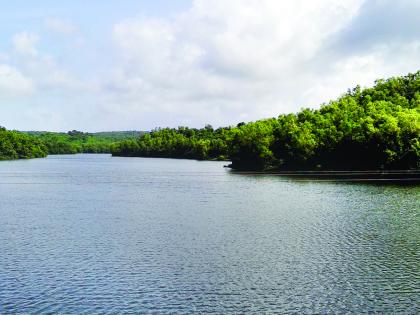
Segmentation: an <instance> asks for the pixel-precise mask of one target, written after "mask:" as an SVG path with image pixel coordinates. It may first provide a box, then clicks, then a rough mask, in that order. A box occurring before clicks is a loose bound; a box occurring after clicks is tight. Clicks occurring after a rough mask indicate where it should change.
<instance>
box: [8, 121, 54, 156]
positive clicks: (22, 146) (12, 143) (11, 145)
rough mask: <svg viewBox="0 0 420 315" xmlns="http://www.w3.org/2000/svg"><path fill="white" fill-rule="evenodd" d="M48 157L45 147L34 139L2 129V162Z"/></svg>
mask: <svg viewBox="0 0 420 315" xmlns="http://www.w3.org/2000/svg"><path fill="white" fill-rule="evenodd" d="M45 156H47V148H46V147H45V145H44V144H43V143H42V142H41V141H39V140H37V139H35V138H34V137H32V136H30V135H26V134H22V133H20V132H17V131H8V130H6V129H5V128H3V127H0V160H13V159H30V158H40V157H45Z"/></svg>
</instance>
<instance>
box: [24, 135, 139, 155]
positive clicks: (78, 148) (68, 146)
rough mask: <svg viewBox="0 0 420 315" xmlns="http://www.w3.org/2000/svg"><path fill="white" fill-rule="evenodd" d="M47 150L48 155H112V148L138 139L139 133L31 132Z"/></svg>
mask: <svg viewBox="0 0 420 315" xmlns="http://www.w3.org/2000/svg"><path fill="white" fill-rule="evenodd" d="M27 133H28V134H30V135H32V136H34V137H36V138H37V139H38V140H40V141H41V142H42V143H43V144H44V145H45V147H46V148H47V152H48V154H76V153H110V152H111V146H112V145H113V144H114V143H115V142H117V141H121V140H123V139H130V138H132V139H134V138H137V137H138V136H139V135H140V134H142V133H141V132H138V131H114V132H101V133H85V132H81V131H77V130H73V131H69V132H67V133H57V132H42V131H41V132H39V131H29V132H27Z"/></svg>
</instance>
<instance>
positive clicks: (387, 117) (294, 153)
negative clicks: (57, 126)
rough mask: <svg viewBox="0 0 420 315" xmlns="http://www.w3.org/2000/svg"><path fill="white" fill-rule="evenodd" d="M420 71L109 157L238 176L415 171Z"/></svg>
mask: <svg viewBox="0 0 420 315" xmlns="http://www.w3.org/2000/svg"><path fill="white" fill-rule="evenodd" d="M419 138H420V72H417V73H415V74H409V75H407V76H405V77H398V78H391V79H388V80H378V81H377V82H376V84H375V86H374V87H372V88H368V89H361V88H360V87H359V86H358V87H356V88H355V89H353V90H349V91H348V93H346V94H345V95H343V96H342V97H340V98H339V99H337V100H335V101H331V102H330V103H329V104H327V105H323V106H322V107H321V108H320V109H319V110H311V109H303V110H302V111H300V112H299V113H297V114H288V115H281V116H279V117H278V118H277V119H275V118H272V119H266V120H260V121H257V122H252V123H248V124H245V123H240V124H238V125H237V126H236V127H232V128H219V129H216V130H213V128H212V127H211V126H206V127H205V128H203V129H189V128H186V127H179V128H178V129H169V128H166V129H157V130H154V131H153V132H151V133H150V134H146V135H142V136H140V137H139V138H138V139H135V140H134V139H131V140H127V141H123V142H120V143H117V144H115V145H113V146H112V153H113V154H114V155H122V156H145V157H170V158H193V159H225V158H229V159H230V160H231V161H232V165H231V166H232V167H233V168H236V169H248V170H267V169H288V170H297V169H298V170H312V169H324V170H354V169H357V170H362V169H417V168H420V139H419Z"/></svg>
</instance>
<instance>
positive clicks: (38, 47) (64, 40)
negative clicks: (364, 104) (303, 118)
mask: <svg viewBox="0 0 420 315" xmlns="http://www.w3.org/2000/svg"><path fill="white" fill-rule="evenodd" d="M419 13H420V0H401V1H398V2H395V1H390V0H343V1H334V0H318V1H313V0H312V1H310V0H296V1H292V2H291V1H281V0H229V1H226V0H189V1H187V0H177V1H174V0H172V1H169V0H154V1H146V0H137V1H129V0H120V1H98V0H90V1H80V0H76V1H52V0H39V1H27V0H26V1H23V0H14V1H2V4H1V11H0V36H1V38H2V40H1V41H0V125H3V126H5V127H7V128H9V129H19V130H55V131H66V130H70V129H79V130H84V131H100V130H128V129H130V130H131V129H137V130H148V129H151V128H154V127H156V126H171V127H177V126H179V125H189V126H193V127H201V126H204V124H206V123H210V124H212V125H214V126H220V125H231V124H236V123H238V122H240V121H251V120H256V119H260V118H264V117H273V116H277V115H278V114H280V113H285V112H295V111H298V110H299V109H300V108H302V107H313V108H316V107H318V106H319V105H320V104H321V103H322V102H325V101H328V100H330V99H333V98H336V97H337V96H339V95H340V94H341V93H343V92H345V91H346V90H347V88H351V87H354V86H355V85H357V84H361V85H362V86H370V85H372V84H373V82H374V80H375V79H377V78H382V77H389V76H394V75H404V74H406V73H408V72H415V71H417V70H420V31H419V30H420V21H419V19H418V18H417V17H418V14H419Z"/></svg>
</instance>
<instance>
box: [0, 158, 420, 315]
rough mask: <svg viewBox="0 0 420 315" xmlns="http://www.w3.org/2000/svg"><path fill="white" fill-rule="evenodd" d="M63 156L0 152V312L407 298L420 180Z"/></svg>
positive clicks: (383, 304)
mask: <svg viewBox="0 0 420 315" xmlns="http://www.w3.org/2000/svg"><path fill="white" fill-rule="evenodd" d="M223 164H224V163H219V162H196V161H185V160H166V159H137V158H132V159H130V158H111V157H110V156H108V155H76V156H60V157H49V158H48V159H40V160H30V161H13V162H1V163H0V216H1V218H2V219H1V225H0V240H1V241H0V253H1V255H0V313H1V314H9V313H10V314H15V313H40V314H43V313H45V314H47V313H57V312H59V313H60V312H61V313H77V314H80V313H88V314H95V313H97V314H103V313H110V314H114V313H130V312H131V313H144V312H147V311H155V312H158V313H166V312H168V313H171V312H172V313H173V312H186V313H191V312H196V313H203V312H208V313H238V312H244V313H264V312H268V313H269V312H277V313H306V314H308V313H346V312H350V313H360V312H378V313H389V314H395V313H409V314H414V313H417V312H418V311H419V301H418V295H419V291H420V286H419V280H420V279H419V278H420V276H419V269H420V263H419V261H420V260H419V258H420V257H419V256H420V251H419V249H420V247H419V246H420V244H419V243H420V236H419V235H420V230H419V229H420V219H419V212H420V211H419V210H420V187H419V186H418V185H395V184H392V185H384V184H383V183H381V184H371V183H370V184H366V183H353V182H351V183H349V182H336V181H313V180H296V179H291V178H285V177H279V176H259V175H252V176H251V175H237V174H233V173H232V172H231V171H229V170H227V169H224V168H223V167H222V166H223Z"/></svg>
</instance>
